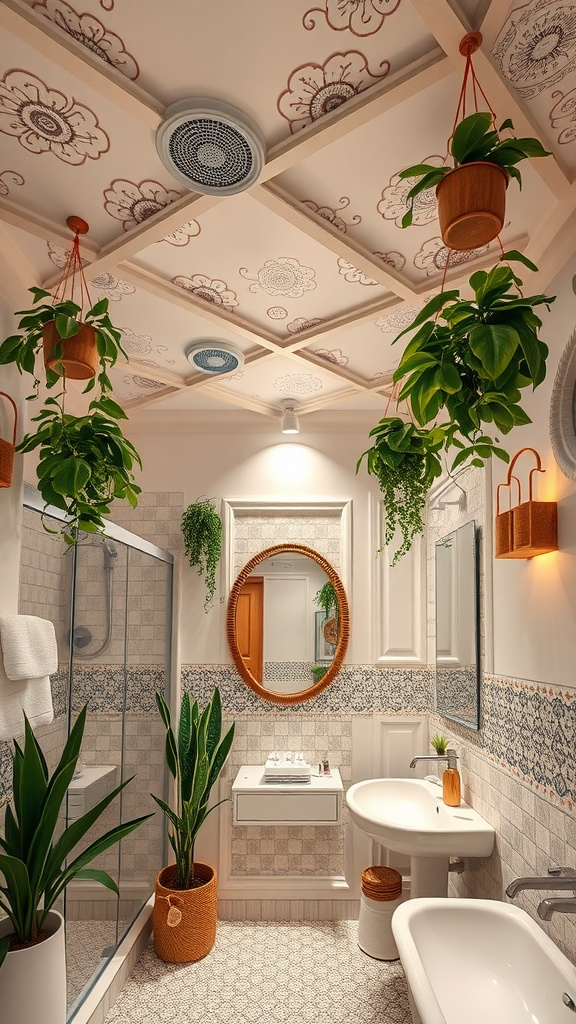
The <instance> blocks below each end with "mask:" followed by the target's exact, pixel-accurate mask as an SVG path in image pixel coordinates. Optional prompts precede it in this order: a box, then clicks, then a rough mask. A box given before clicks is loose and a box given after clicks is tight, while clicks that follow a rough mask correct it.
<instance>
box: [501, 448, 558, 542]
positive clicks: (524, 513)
mask: <svg viewBox="0 0 576 1024" xmlns="http://www.w3.org/2000/svg"><path fill="white" fill-rule="evenodd" d="M524 452H531V453H532V454H533V455H534V457H535V460H536V465H535V466H534V467H533V468H532V469H531V470H530V473H529V474H528V501H524V502H523V501H522V488H521V484H520V481H519V479H518V477H516V476H513V474H512V470H513V469H514V466H515V464H516V462H517V460H518V459H519V458H520V456H521V455H523V454H524ZM545 472H546V471H545V470H544V469H542V462H541V459H540V456H539V454H538V452H537V451H536V449H535V448H521V449H520V451H519V452H517V453H516V455H515V456H514V458H513V459H512V462H511V463H510V466H509V468H508V476H507V478H506V483H505V484H499V486H498V488H497V490H496V513H497V514H496V524H495V549H496V550H495V555H496V558H534V556H535V555H545V554H547V553H548V552H549V551H557V550H558V506H557V504H556V502H555V501H534V499H533V496H532V477H533V475H534V473H545ZM512 480H516V483H517V484H518V495H519V496H518V505H515V506H513V507H511V508H510V509H509V511H508V512H503V513H501V512H500V504H499V499H500V493H499V492H500V487H510V486H511V483H512Z"/></svg>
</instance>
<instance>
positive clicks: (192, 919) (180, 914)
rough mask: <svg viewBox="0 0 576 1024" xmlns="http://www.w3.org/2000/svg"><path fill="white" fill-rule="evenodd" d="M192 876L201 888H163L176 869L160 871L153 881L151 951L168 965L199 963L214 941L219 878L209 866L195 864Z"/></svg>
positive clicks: (173, 875)
mask: <svg viewBox="0 0 576 1024" xmlns="http://www.w3.org/2000/svg"><path fill="white" fill-rule="evenodd" d="M194 874H195V875H198V877H199V878H203V879H204V880H205V881H204V885H201V886H198V888H196V889H171V888H170V886H169V885H168V886H167V885H165V884H164V883H165V882H168V883H169V882H170V881H171V880H172V879H174V878H175V876H176V866H175V865H174V864H171V865H170V866H169V867H167V868H163V869H162V871H161V872H160V874H159V875H158V877H157V879H156V890H155V900H154V912H153V917H152V921H153V926H154V949H155V950H156V953H157V955H158V956H159V957H160V959H161V960H164V961H166V963H169V964H190V963H193V962H194V961H196V960H201V959H202V957H204V956H206V954H207V953H209V952H210V950H211V949H212V946H213V945H214V942H215V941H216V920H217V916H218V879H217V877H216V871H215V870H214V868H212V867H210V865H209V864H197V863H195V864H194Z"/></svg>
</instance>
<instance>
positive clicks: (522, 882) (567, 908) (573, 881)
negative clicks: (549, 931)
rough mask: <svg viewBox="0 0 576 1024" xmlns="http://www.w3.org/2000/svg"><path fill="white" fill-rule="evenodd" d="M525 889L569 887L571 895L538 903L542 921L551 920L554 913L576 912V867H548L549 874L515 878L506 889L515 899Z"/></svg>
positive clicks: (560, 888)
mask: <svg viewBox="0 0 576 1024" xmlns="http://www.w3.org/2000/svg"><path fill="white" fill-rule="evenodd" d="M525 889H536V890H542V889H544V890H546V889H550V890H552V891H563V890H564V889H569V890H571V891H572V893H573V895H572V896H571V897H565V896H556V897H550V898H548V899H545V900H542V901H541V903H539V904H538V917H539V918H541V920H542V921H549V920H550V918H551V917H552V914H554V913H558V914H576V870H575V869H574V868H567V867H562V868H548V874H547V875H544V876H543V877H534V878H515V879H514V881H513V882H510V885H509V886H508V888H507V889H506V895H507V896H508V897H509V898H510V899H514V897H515V896H517V895H518V893H519V892H523V891H524V890H525Z"/></svg>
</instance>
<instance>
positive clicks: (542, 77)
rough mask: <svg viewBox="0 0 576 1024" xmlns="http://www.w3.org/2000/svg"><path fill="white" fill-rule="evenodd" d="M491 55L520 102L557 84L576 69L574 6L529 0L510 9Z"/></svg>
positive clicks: (561, 0)
mask: <svg viewBox="0 0 576 1024" xmlns="http://www.w3.org/2000/svg"><path fill="white" fill-rule="evenodd" d="M493 56H494V58H495V60H496V62H497V64H498V65H499V67H500V69H501V71H502V74H503V75H504V77H505V78H506V79H508V81H509V82H510V83H511V84H512V85H513V86H514V88H515V89H516V90H517V91H518V93H519V95H520V96H522V97H523V99H527V100H528V99H532V98H533V97H534V96H538V95H539V94H540V93H541V92H544V90H545V89H550V88H552V86H554V85H557V83H558V82H560V81H562V79H563V78H564V77H565V75H567V74H569V73H570V72H571V71H574V69H575V68H576V3H571V2H569V0H531V2H530V3H527V4H523V5H521V6H519V7H513V8H512V10H511V11H510V12H509V14H508V17H507V18H506V21H505V22H504V25H503V26H502V29H501V31H500V33H499V35H498V37H497V39H496V42H495V44H494V50H493Z"/></svg>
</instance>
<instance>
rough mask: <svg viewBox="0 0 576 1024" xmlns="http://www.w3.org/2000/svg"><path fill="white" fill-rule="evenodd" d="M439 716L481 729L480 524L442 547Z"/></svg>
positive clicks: (438, 619) (439, 556)
mask: <svg viewBox="0 0 576 1024" xmlns="http://www.w3.org/2000/svg"><path fill="white" fill-rule="evenodd" d="M435 562H436V710H437V711H438V712H439V714H441V715H444V716H445V717H446V718H451V719H452V720H453V721H454V722H459V723H460V724H461V725H467V726H468V727H469V728H470V729H478V728H479V727H480V686H479V683H480V657H479V630H478V553H477V537H476V524H475V522H470V523H466V524H465V525H464V526H461V527H460V528H459V529H458V530H453V531H452V533H449V534H447V536H446V537H442V538H441V539H440V540H439V541H438V542H437V543H436V559H435Z"/></svg>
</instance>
